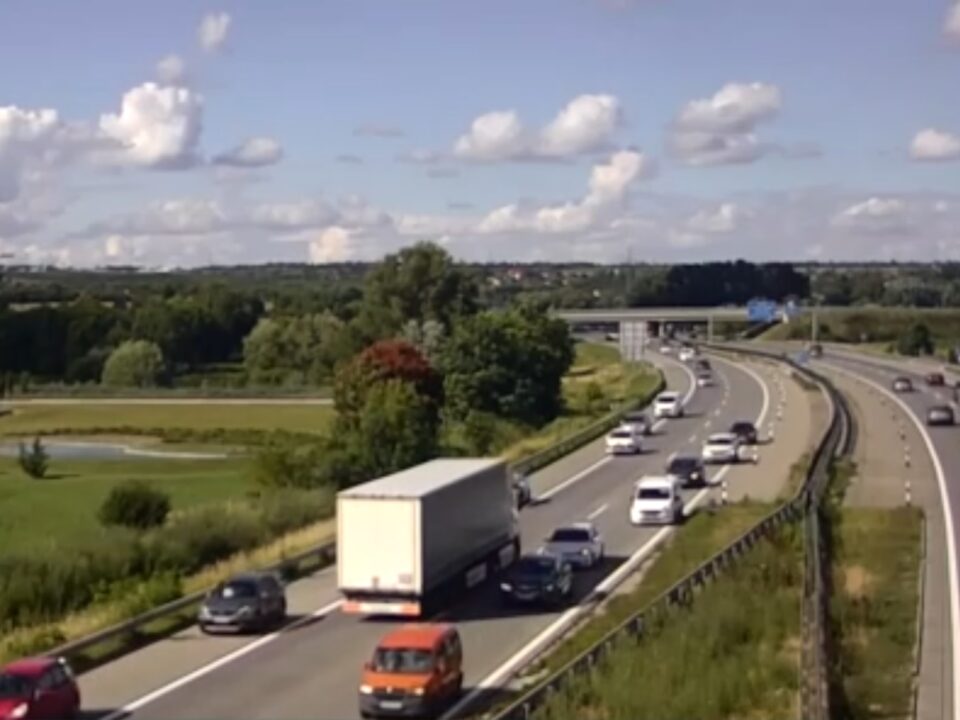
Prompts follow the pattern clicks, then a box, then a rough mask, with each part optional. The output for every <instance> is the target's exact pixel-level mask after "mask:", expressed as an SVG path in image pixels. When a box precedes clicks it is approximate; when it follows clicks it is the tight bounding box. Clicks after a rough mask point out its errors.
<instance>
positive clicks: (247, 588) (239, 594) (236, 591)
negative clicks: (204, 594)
mask: <svg viewBox="0 0 960 720" xmlns="http://www.w3.org/2000/svg"><path fill="white" fill-rule="evenodd" d="M215 595H216V597H220V598H224V599H226V600H232V599H234V598H252V597H256V596H257V586H256V584H255V583H253V582H250V581H249V580H234V581H232V582H228V583H226V584H225V585H224V586H223V587H221V588H220V589H219V590H218V591H217V592H216V593H215Z"/></svg>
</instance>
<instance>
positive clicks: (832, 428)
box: [493, 344, 851, 720]
mask: <svg viewBox="0 0 960 720" xmlns="http://www.w3.org/2000/svg"><path fill="white" fill-rule="evenodd" d="M701 347H704V348H707V349H711V350H717V351H721V352H722V351H727V352H729V351H730V348H726V347H723V346H716V345H708V344H701ZM733 351H734V352H737V353H740V354H743V355H752V356H754V357H764V358H767V359H773V360H777V361H780V362H786V363H787V364H788V365H790V366H792V368H793V369H794V370H795V371H797V372H800V373H802V374H804V375H806V376H807V377H808V378H810V379H811V380H813V381H814V382H816V383H817V384H818V385H820V387H822V388H823V389H824V391H825V392H826V394H827V397H828V398H829V399H830V402H831V405H832V409H833V412H832V413H831V418H830V424H829V426H828V427H827V430H826V431H825V432H824V434H823V436H822V438H821V440H820V443H819V444H818V445H817V448H816V451H815V452H814V455H813V457H812V459H811V462H810V466H809V469H808V472H807V477H806V480H805V482H804V483H803V485H802V486H801V488H800V490H799V491H798V492H797V495H796V496H795V497H794V498H793V499H791V500H788V501H787V502H786V503H784V504H783V505H781V506H780V507H779V508H778V509H777V510H775V511H774V512H772V513H771V514H770V515H768V516H767V517H765V518H764V519H763V520H761V521H760V522H759V523H758V524H757V525H755V526H754V527H753V528H751V529H750V530H748V531H747V532H745V533H744V534H743V535H741V536H740V537H739V538H737V539H736V540H734V541H733V542H732V543H731V544H730V545H728V546H727V547H725V548H723V549H722V550H721V551H720V552H718V553H717V554H715V555H714V556H713V557H711V558H710V559H709V560H707V561H706V562H704V563H703V564H701V565H700V566H699V567H698V568H696V569H695V570H694V571H693V572H691V573H689V574H688V575H687V576H686V577H684V578H683V579H681V580H680V581H678V582H677V583H675V584H674V585H673V586H672V587H670V588H669V589H667V590H666V591H664V592H663V593H661V594H660V595H659V596H658V597H657V598H656V599H655V600H653V602H652V603H650V605H648V606H647V607H646V608H644V609H643V610H641V611H639V612H637V613H635V614H634V615H632V616H631V617H629V618H627V619H626V620H625V621H624V622H622V623H621V624H620V625H618V626H617V627H616V628H614V629H613V630H611V631H610V632H609V633H607V634H606V635H605V636H604V637H602V638H601V639H600V640H599V641H597V642H596V643H595V644H594V645H593V646H591V647H590V648H588V649H587V650H585V651H584V652H582V653H581V654H580V655H578V656H577V657H575V658H573V659H572V660H571V661H570V662H568V663H567V664H566V665H564V666H563V667H562V668H560V669H558V670H557V671H556V672H554V673H552V674H551V675H550V676H549V677H547V678H545V679H544V680H542V681H540V682H539V683H538V684H537V685H536V686H534V687H533V688H531V689H530V690H528V691H527V692H525V693H524V694H523V695H522V696H521V697H519V698H518V699H516V700H515V701H513V702H512V703H511V704H509V705H508V706H506V707H505V708H503V709H502V710H500V711H499V712H497V713H496V714H495V715H493V718H494V720H529V718H530V717H531V715H532V714H533V713H534V712H535V711H536V710H537V709H538V708H540V707H542V706H543V704H544V703H545V702H546V701H547V700H549V698H550V697H551V696H552V695H553V694H554V693H556V692H557V691H559V690H561V689H562V688H563V686H564V685H565V684H566V683H567V681H568V680H569V679H571V678H573V677H575V676H577V675H580V674H582V673H584V672H587V671H589V670H590V669H591V668H593V667H595V666H596V665H597V664H598V663H599V662H600V661H601V660H602V659H603V658H604V657H605V656H606V655H607V653H609V652H610V651H611V649H612V648H613V647H614V645H615V644H617V643H619V642H621V641H622V640H624V639H627V638H633V639H634V640H639V639H640V638H641V637H642V636H643V635H644V632H645V629H646V627H647V626H648V624H651V625H654V626H656V624H658V623H659V621H661V620H662V619H664V618H665V617H666V616H667V614H668V613H669V612H670V610H671V609H672V608H674V607H678V606H682V605H685V604H688V603H689V602H690V601H691V600H692V598H693V596H694V594H695V593H696V592H697V590H699V589H701V588H702V587H704V586H705V585H706V584H707V582H709V581H710V580H711V579H713V578H714V577H716V576H717V575H719V573H721V572H722V571H723V570H724V569H725V568H726V567H728V566H729V565H731V564H732V563H733V562H735V561H736V560H737V559H739V558H740V557H741V556H742V555H743V554H744V553H746V552H748V551H749V550H750V549H751V548H753V547H754V545H756V544H757V543H758V542H760V541H761V540H762V539H763V538H764V537H766V536H768V535H770V534H771V533H773V532H774V531H776V530H777V529H778V528H779V527H780V526H781V525H783V524H784V523H786V522H793V521H796V520H799V519H800V518H803V517H808V516H809V515H816V513H815V512H814V513H811V512H810V510H811V509H816V508H817V507H818V504H819V502H820V499H821V497H822V495H823V492H824V490H825V489H826V487H827V483H828V481H829V472H830V464H831V462H832V460H833V458H834V457H836V456H837V455H838V454H843V453H846V452H847V451H848V450H849V445H850V440H851V433H850V431H849V429H848V428H847V427H846V423H847V422H848V421H849V417H850V416H849V412H848V410H847V408H846V404H845V402H844V400H843V398H842V397H841V396H840V394H839V392H838V391H837V390H836V388H834V386H833V384H832V383H831V382H830V381H829V380H827V379H826V378H825V377H823V376H822V375H820V374H818V373H816V372H814V371H813V370H810V369H809V368H805V367H801V366H799V365H797V364H796V363H794V362H792V361H791V360H790V359H789V358H787V357H784V356H781V355H777V354H776V353H769V352H765V351H762V350H745V349H740V348H736V349H734V350H733ZM808 532H809V528H808ZM815 558H816V559H815V560H809V559H808V561H807V562H808V563H811V562H812V563H815V566H811V567H810V571H811V575H810V576H809V577H810V578H811V582H810V584H809V585H807V586H806V587H805V589H804V596H805V607H806V602H807V596H808V595H809V596H810V599H811V600H814V599H815V600H816V602H814V603H813V604H812V605H811V607H813V608H815V609H814V613H815V616H814V618H813V621H814V622H818V623H819V624H818V626H817V627H818V628H819V629H820V631H819V632H818V633H816V635H815V637H814V638H813V641H812V642H811V643H809V650H808V651H807V652H805V654H804V661H803V677H804V682H803V683H801V696H802V697H801V705H802V711H801V712H802V715H801V717H802V718H804V720H827V718H829V693H828V692H827V688H828V684H827V671H828V669H829V668H828V663H827V661H826V657H827V656H826V647H827V645H826V643H827V633H826V631H825V623H824V622H823V618H824V615H823V613H822V611H823V608H824V603H825V599H826V594H825V592H823V586H822V584H820V582H819V580H818V578H822V572H823V570H824V569H825V567H826V566H825V563H823V562H822V560H823V558H822V557H821V556H820V554H819V553H818V554H817V555H816V556H815ZM817 569H819V571H817ZM816 608H819V610H817V609H816ZM805 625H806V623H805ZM805 645H806V643H805ZM805 650H807V648H806V647H805Z"/></svg>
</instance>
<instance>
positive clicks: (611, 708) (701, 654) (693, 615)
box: [533, 526, 803, 720]
mask: <svg viewBox="0 0 960 720" xmlns="http://www.w3.org/2000/svg"><path fill="white" fill-rule="evenodd" d="M645 584H646V583H645ZM802 589H803V561H802V543H801V541H800V536H799V533H798V532H797V530H796V527H795V526H791V527H787V528H785V529H784V530H783V531H782V532H781V533H779V534H778V535H776V536H774V537H773V538H772V539H771V540H768V541H767V542H764V543H763V544H761V545H760V546H759V547H757V548H756V549H755V550H754V551H753V552H752V553H751V554H749V555H748V556H746V557H745V558H744V559H743V560H741V561H740V562H739V563H738V564H737V565H736V566H734V567H733V568H731V570H729V571H728V572H727V573H725V574H724V575H723V576H721V577H720V578H719V579H718V580H717V581H715V582H714V583H712V584H710V585H708V586H707V587H706V588H705V589H704V590H703V591H702V592H701V593H700V594H698V595H697V596H696V598H695V599H694V601H693V603H692V604H691V605H690V606H689V607H687V608H684V609H677V610H674V611H673V612H675V613H678V614H680V617H677V618H675V619H674V620H673V621H672V622H666V623H664V624H662V625H654V626H651V628H650V629H649V630H648V632H647V634H646V636H645V637H644V638H643V639H642V640H641V641H640V643H639V644H634V643H632V642H629V641H628V642H623V643H620V644H618V645H616V646H615V647H614V649H613V651H612V652H611V653H610V654H609V655H608V656H607V657H606V658H605V659H604V660H603V661H602V662H601V663H600V665H599V666H598V667H597V668H596V669H595V670H594V671H593V672H591V673H590V674H588V675H585V676H582V677H581V678H579V679H577V680H575V681H574V682H572V683H570V684H569V685H568V686H567V687H566V688H565V689H564V690H563V691H561V692H560V693H557V695H555V696H554V698H553V699H552V700H551V701H549V702H548V703H547V705H546V706H544V707H543V708H542V709H540V710H539V711H538V712H536V713H534V715H533V717H534V718H536V719H537V720H575V719H579V718H597V719H599V718H603V719H604V720H607V719H609V720H628V719H630V720H645V719H649V720H689V719H690V718H698V719H700V720H713V719H717V720H720V719H721V718H732V717H738V718H750V719H751V720H761V719H768V718H769V719H770V720H774V719H775V718H776V719H779V718H786V717H795V716H796V713H797V707H798V705H797V703H798V697H797V696H798V693H797V687H798V678H799V663H800V603H801V596H802Z"/></svg>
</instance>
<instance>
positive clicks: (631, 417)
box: [623, 414, 647, 423]
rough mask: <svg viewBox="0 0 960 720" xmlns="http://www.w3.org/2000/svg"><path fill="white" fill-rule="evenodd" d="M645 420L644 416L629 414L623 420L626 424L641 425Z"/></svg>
mask: <svg viewBox="0 0 960 720" xmlns="http://www.w3.org/2000/svg"><path fill="white" fill-rule="evenodd" d="M646 419H647V418H646V415H639V414H630V415H627V416H626V417H625V418H624V419H623V420H624V422H628V423H642V422H643V421H644V420H646Z"/></svg>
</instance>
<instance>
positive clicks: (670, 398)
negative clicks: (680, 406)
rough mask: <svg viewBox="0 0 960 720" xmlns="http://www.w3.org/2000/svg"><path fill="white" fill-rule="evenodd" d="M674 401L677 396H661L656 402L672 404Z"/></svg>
mask: <svg viewBox="0 0 960 720" xmlns="http://www.w3.org/2000/svg"><path fill="white" fill-rule="evenodd" d="M676 400H677V396H676V395H673V394H670V395H661V396H660V397H658V398H657V402H659V403H672V402H676Z"/></svg>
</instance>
